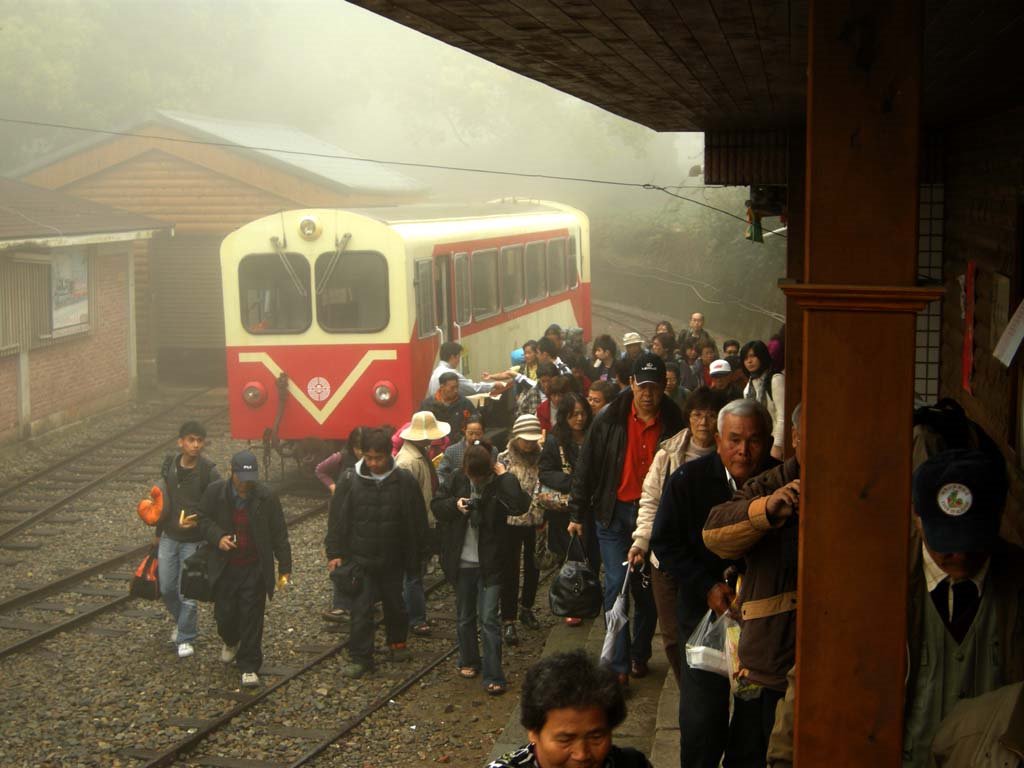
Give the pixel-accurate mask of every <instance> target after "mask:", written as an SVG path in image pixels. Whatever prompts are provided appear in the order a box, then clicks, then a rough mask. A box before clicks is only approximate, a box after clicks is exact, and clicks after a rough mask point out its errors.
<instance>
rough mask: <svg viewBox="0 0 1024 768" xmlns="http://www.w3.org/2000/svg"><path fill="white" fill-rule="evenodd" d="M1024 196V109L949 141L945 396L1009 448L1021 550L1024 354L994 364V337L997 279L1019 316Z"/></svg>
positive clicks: (1014, 526)
mask: <svg viewBox="0 0 1024 768" xmlns="http://www.w3.org/2000/svg"><path fill="white" fill-rule="evenodd" d="M1022 191H1024V110H1015V111H1013V112H1009V113H1003V114H1000V115H996V116H991V117H987V118H985V119H982V120H978V121H975V122H973V123H970V124H965V125H961V126H958V127H957V128H956V129H953V130H951V131H950V132H949V133H948V134H947V136H946V158H945V201H946V210H945V245H944V259H943V273H944V277H945V285H946V299H945V302H944V304H943V319H942V354H941V359H942V380H941V394H942V395H943V396H948V397H953V398H955V399H956V400H958V401H959V402H960V403H961V404H962V405H963V406H964V409H965V410H966V411H967V413H968V415H970V416H971V418H973V419H974V420H975V421H977V422H978V423H979V424H981V425H982V427H984V428H985V430H986V431H987V432H988V433H989V434H990V435H991V436H992V437H993V438H994V439H995V440H996V441H997V442H998V443H999V444H1000V446H1001V447H1002V448H1003V450H1004V453H1005V454H1006V458H1007V463H1008V465H1009V467H1010V475H1011V487H1010V493H1011V499H1010V503H1009V508H1008V515H1007V517H1006V520H1005V521H1004V522H1005V524H1004V535H1006V536H1007V538H1010V539H1011V540H1014V541H1016V542H1018V543H1021V542H1024V473H1022V472H1021V467H1022V463H1021V450H1022V446H1021V439H1022V435H1020V434H1019V431H1020V430H1019V427H1018V424H1019V422H1018V413H1017V408H1018V402H1019V400H1018V398H1019V391H1018V380H1019V377H1020V369H1021V366H1022V362H1021V357H1024V354H1019V355H1018V358H1017V360H1016V361H1015V363H1014V367H1013V368H1011V369H1009V370H1007V369H1006V368H1005V367H1004V366H1003V365H1002V364H1001V363H1000V362H999V361H997V360H996V359H995V358H993V357H992V354H991V352H992V348H993V343H992V340H991V337H992V323H993V294H994V290H993V286H994V283H995V280H996V276H997V275H1005V276H1006V277H1007V278H1009V282H1010V307H1009V310H1010V313H1011V315H1012V313H1013V311H1014V309H1015V308H1016V306H1017V303H1018V302H1019V301H1020V299H1021V293H1022V287H1024V273H1022V266H1021V263H1020V262H1021V250H1020V241H1021V236H1022V233H1021V231H1020V226H1021V222H1020V220H1019V210H1020V208H1019V206H1020V200H1021V199H1022V198H1021V193H1022ZM970 259H973V260H974V261H975V262H976V263H977V278H976V285H975V323H974V339H975V341H974V375H973V378H972V388H973V394H969V393H967V392H966V391H964V390H963V388H962V386H961V368H962V366H961V351H962V346H963V338H964V328H963V321H962V320H961V317H960V312H961V301H960V283H959V282H958V280H957V278H958V277H960V276H962V275H963V274H964V273H965V271H966V266H967V262H968V260H970ZM997 330H998V329H997Z"/></svg>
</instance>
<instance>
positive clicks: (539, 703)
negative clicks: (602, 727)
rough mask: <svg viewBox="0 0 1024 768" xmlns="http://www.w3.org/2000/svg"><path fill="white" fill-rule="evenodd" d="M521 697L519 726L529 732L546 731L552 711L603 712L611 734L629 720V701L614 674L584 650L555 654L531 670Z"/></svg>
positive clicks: (528, 671) (539, 662) (524, 681)
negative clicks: (549, 714) (611, 731)
mask: <svg viewBox="0 0 1024 768" xmlns="http://www.w3.org/2000/svg"><path fill="white" fill-rule="evenodd" d="M521 695H522V698H521V701H520V714H519V722H520V723H522V724H523V727H524V728H526V730H528V731H534V732H539V731H541V730H543V728H544V723H546V722H547V719H548V712H550V711H551V710H553V709H567V708H571V709H593V708H597V709H600V710H602V711H604V714H605V718H606V724H607V726H608V729H609V730H612V729H614V728H617V727H618V726H619V725H621V724H622V721H623V720H625V719H626V699H625V696H624V695H623V693H622V687H621V686H620V685H619V683H618V680H617V679H616V676H615V673H614V672H612V671H611V670H610V669H607V668H605V667H602V666H599V665H598V664H596V663H595V662H594V660H593V659H591V658H590V657H589V656H587V652H586V651H584V650H583V649H582V648H581V649H578V650H575V651H569V652H568V653H555V654H552V655H551V656H548V657H546V658H543V659H541V660H540V661H538V662H537V663H536V664H534V665H533V666H532V667H530V668H529V669H528V670H527V671H526V679H525V680H523V690H522V694H521Z"/></svg>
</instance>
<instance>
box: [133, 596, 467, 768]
mask: <svg viewBox="0 0 1024 768" xmlns="http://www.w3.org/2000/svg"><path fill="white" fill-rule="evenodd" d="M445 584H447V581H446V580H445V579H443V578H442V579H439V580H438V581H435V582H434V583H433V584H430V585H428V586H427V587H426V589H425V592H426V593H427V594H430V593H432V592H434V591H435V590H437V589H440V588H441V587H442V586H444V585H445ZM347 646H348V638H347V637H346V638H345V639H344V640H343V641H341V642H339V643H337V644H335V645H333V646H331V648H329V649H327V650H326V651H323V652H322V653H320V654H318V655H317V656H315V657H314V658H313V659H311V660H310V661H308V662H307V663H306V664H305V665H303V666H302V667H300V668H299V669H297V670H295V671H294V672H292V673H291V674H290V675H286V676H284V677H282V678H281V679H280V680H278V681H277V682H276V683H274V684H273V685H270V686H267V687H266V688H264V689H263V690H261V691H260V692H259V693H256V694H254V695H253V697H252V698H251V699H248V700H247V701H242V702H239V703H238V704H236V705H235V706H234V707H232V708H231V709H229V710H228V711H227V712H224V713H222V714H220V715H218V716H217V717H216V718H214V719H213V720H210V721H209V722H207V723H205V724H204V725H203V726H202V727H201V728H199V729H198V730H197V731H196V732H195V733H192V734H189V735H188V736H187V737H185V738H184V739H182V740H181V741H179V742H177V743H176V744H175V745H174V746H172V747H169V748H167V749H165V750H164V751H163V752H161V753H160V754H159V755H156V756H155V757H152V758H149V760H148V761H147V762H146V764H145V765H144V766H143V768H166V766H168V765H171V764H173V763H174V762H175V761H176V760H177V759H178V758H184V757H185V756H186V755H187V754H188V753H190V752H192V750H194V749H195V748H196V747H197V746H199V744H201V743H202V742H203V741H205V740H206V739H207V738H209V737H210V736H212V735H213V734H214V733H216V732H217V731H219V730H220V729H221V728H223V727H224V726H225V725H227V724H228V723H229V722H231V721H232V720H234V719H235V718H236V717H238V715H240V714H242V713H243V712H245V711H247V710H249V709H251V708H252V707H254V706H255V705H256V704H259V703H260V702H261V701H263V700H264V699H265V698H267V697H268V696H269V695H270V694H271V693H273V692H274V691H276V690H278V689H280V688H281V687H283V686H285V685H287V684H288V683H290V682H292V681H293V680H295V679H297V678H299V677H301V676H302V675H304V674H306V673H307V672H309V671H310V670H312V669H313V668H314V667H316V666H318V665H319V664H321V663H322V662H324V661H326V660H327V659H329V658H331V657H333V656H335V655H337V654H338V652H339V651H341V650H343V649H344V648H346V647H347ZM457 649H458V646H457V645H456V646H454V647H453V648H449V649H448V650H447V651H445V654H446V655H445V658H447V656H450V655H451V654H452V653H454V652H455V650H457ZM442 661H444V659H443V658H441V659H434V660H432V661H431V664H433V665H434V666H437V664H440V663H441V662H442ZM432 668H433V667H431V669H432ZM429 671H430V670H429V669H427V670H418V671H417V672H416V673H414V675H415V676H416V680H419V679H420V678H421V677H422V676H423V675H425V674H427V672H429ZM406 682H408V679H407V680H406ZM414 683H415V680H413V682H411V683H409V685H413V684H414ZM407 688H408V686H406V689H407ZM379 701H380V699H377V700H376V701H375V702H374V703H375V704H376V703H377V702H379ZM384 702H385V703H386V702H387V699H384ZM380 706H383V705H378V707H377V709H379V708H380ZM373 711H376V710H373ZM360 714H362V713H360ZM370 714H372V712H367V713H366V714H364V715H363V717H362V719H360V720H359V722H362V720H365V719H366V718H367V717H369V715H370ZM356 725H358V723H356ZM352 727H353V728H354V727H355V726H352ZM337 738H340V737H336V738H335V739H332V740H331V742H329V743H328V745H327V746H330V743H333V741H336V740H337ZM325 749H326V747H325Z"/></svg>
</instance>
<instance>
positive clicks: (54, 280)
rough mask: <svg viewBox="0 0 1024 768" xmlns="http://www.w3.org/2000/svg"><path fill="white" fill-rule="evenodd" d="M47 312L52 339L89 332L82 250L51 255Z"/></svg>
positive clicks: (85, 264) (86, 256)
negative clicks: (50, 320) (49, 314)
mask: <svg viewBox="0 0 1024 768" xmlns="http://www.w3.org/2000/svg"><path fill="white" fill-rule="evenodd" d="M50 310H51V312H52V326H51V328H52V333H53V335H54V336H55V337H57V336H67V335H68V334H72V333H80V332H81V331H85V330H88V328H89V254H88V253H87V252H86V251H85V250H84V249H80V250H79V249H75V250H68V251H66V252H63V253H57V254H54V255H53V260H52V262H51V266H50Z"/></svg>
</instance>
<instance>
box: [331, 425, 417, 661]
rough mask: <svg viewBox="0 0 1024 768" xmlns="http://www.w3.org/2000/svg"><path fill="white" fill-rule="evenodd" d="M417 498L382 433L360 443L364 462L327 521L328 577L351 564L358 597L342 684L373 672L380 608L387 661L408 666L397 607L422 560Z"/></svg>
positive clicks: (403, 615) (404, 622)
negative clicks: (388, 653) (409, 577)
mask: <svg viewBox="0 0 1024 768" xmlns="http://www.w3.org/2000/svg"><path fill="white" fill-rule="evenodd" d="M426 517H427V511H426V509H425V507H424V502H423V493H422V491H421V490H420V486H419V484H418V483H417V482H416V479H415V478H414V477H413V476H412V475H411V474H410V473H409V472H408V471H407V470H405V469H402V468H401V467H398V466H396V465H395V461H394V459H393V458H392V457H391V440H390V438H389V437H388V435H387V433H386V432H384V431H383V430H381V429H372V430H369V431H368V432H367V433H366V434H365V435H364V436H363V458H362V459H360V460H359V463H357V464H356V466H355V471H354V473H353V476H352V481H351V484H350V485H349V488H348V491H347V492H346V493H345V494H339V493H335V495H334V497H333V498H332V499H331V507H330V512H329V517H328V520H327V538H326V539H325V540H324V545H325V547H326V549H327V569H328V570H329V571H331V572H332V573H333V571H334V570H335V569H336V568H340V567H341V566H343V565H346V564H350V563H351V564H354V565H355V566H357V568H356V569H355V570H356V571H357V572H358V578H357V579H356V581H357V582H358V584H357V587H358V591H357V592H356V593H355V594H354V595H353V598H352V628H351V631H350V634H349V642H348V652H349V658H350V660H351V663H350V664H348V665H347V666H346V667H345V668H344V669H343V670H342V674H344V675H345V676H346V677H362V676H363V675H365V674H366V673H367V672H369V671H371V670H372V669H373V632H374V621H373V606H374V602H375V601H376V600H380V601H381V604H382V606H383V608H384V627H385V634H386V638H387V642H388V646H389V647H390V648H391V656H392V658H393V659H395V660H404V659H407V658H409V649H408V647H407V646H406V640H407V639H408V636H409V614H408V612H407V611H406V609H405V602H404V600H403V599H402V584H403V580H404V578H405V575H406V574H418V573H419V569H420V562H421V559H422V557H423V555H424V554H425V553H426V541H425V531H424V530H423V525H422V522H421V521H425V520H426Z"/></svg>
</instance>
